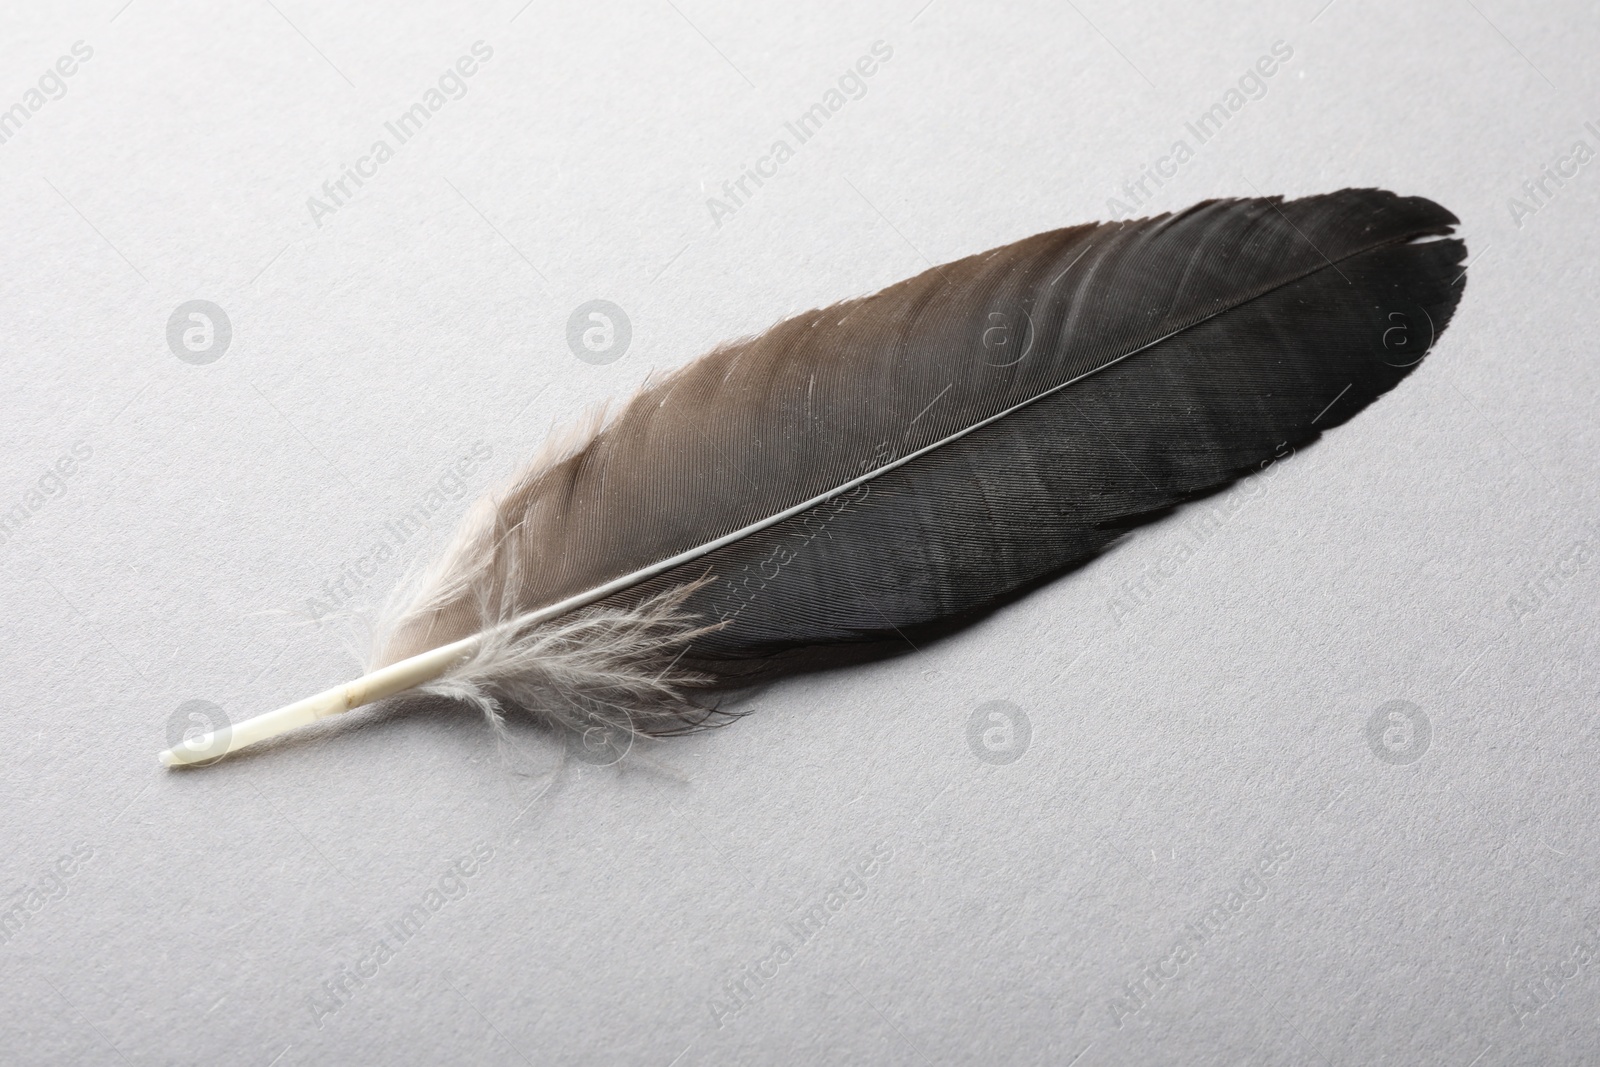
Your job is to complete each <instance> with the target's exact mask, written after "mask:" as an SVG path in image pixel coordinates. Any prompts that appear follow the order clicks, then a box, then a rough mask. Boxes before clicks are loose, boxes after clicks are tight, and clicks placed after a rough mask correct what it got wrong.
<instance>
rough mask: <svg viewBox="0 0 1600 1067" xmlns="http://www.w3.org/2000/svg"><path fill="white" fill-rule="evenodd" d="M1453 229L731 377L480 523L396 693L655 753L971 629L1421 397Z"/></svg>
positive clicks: (1021, 301) (783, 336) (445, 572)
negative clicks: (739, 708) (756, 691)
mask: <svg viewBox="0 0 1600 1067" xmlns="http://www.w3.org/2000/svg"><path fill="white" fill-rule="evenodd" d="M1457 221H1458V220H1457V219H1456V218H1455V216H1454V215H1452V214H1451V213H1450V212H1448V211H1446V210H1445V209H1444V208H1442V207H1440V206H1439V205H1437V204H1435V203H1433V202H1431V201H1429V200H1425V199H1422V198H1417V197H1400V196H1397V195H1395V194H1393V193H1389V192H1385V191H1381V190H1374V189H1346V190H1343V191H1341V192H1336V193H1330V194H1326V195H1321V196H1312V197H1307V198H1303V199H1299V200H1291V201H1284V200H1282V199H1281V198H1279V197H1268V198H1256V199H1248V200H1214V201H1207V202H1205V203H1201V204H1197V205H1195V206H1194V207H1191V208H1189V209H1187V210H1185V211H1182V212H1179V213H1177V214H1172V215H1162V216H1158V217H1156V218H1150V219H1141V220H1136V221H1128V222H1120V223H1099V224H1091V225H1084V226H1077V227H1073V228H1069V229H1063V230H1056V231H1052V232H1049V233H1042V234H1039V235H1037V236H1034V237H1030V238H1027V239H1025V240H1022V241H1018V242H1016V243H1014V244H1010V245H1006V246H1004V247H1001V248H996V249H993V250H992V251H988V252H984V253H981V254H979V255H974V256H969V257H967V258H965V259H962V260H958V261H956V262H954V263H948V264H945V265H943V266H940V267H936V268H934V269H932V270H929V271H927V272H925V273H923V274H919V275H917V276H916V277H914V278H910V279H908V280H906V281H903V282H900V283H898V284H896V285H892V286H890V287H889V288H887V289H884V290H883V291H881V292H879V293H876V294H873V295H871V296H867V297H862V298H859V299H855V300H848V301H845V302H843V303H840V304H836V305H833V306H831V307H827V308H822V309H819V310H815V311H810V312H806V313H804V314H801V315H797V316H795V317H793V318H790V319H788V320H786V321H784V322H781V323H779V324H778V325H776V326H774V327H773V328H771V329H770V330H768V331H767V332H765V333H763V334H761V335H760V336H758V337H754V338H748V339H744V340H740V341H735V342H733V343H730V344H726V345H723V346H722V347H720V348H718V349H716V350H715V351H713V352H711V353H710V354H708V355H706V356H704V357H702V358H701V359H699V360H697V361H696V362H694V363H691V364H689V365H688V366H686V367H684V368H682V369H681V370H679V371H677V372H675V373H673V374H670V375H668V376H666V377H664V378H661V379H659V380H657V381H654V382H652V383H647V384H646V386H645V387H644V388H642V389H641V390H640V391H639V392H638V393H637V394H636V395H635V396H633V397H632V398H631V399H630V400H629V401H628V402H627V403H626V404H625V405H624V406H623V407H622V408H621V410H620V411H618V412H617V413H616V414H615V416H614V417H612V418H609V419H607V418H604V417H602V416H596V417H595V418H592V419H591V420H589V422H588V423H587V424H586V425H584V426H582V427H580V429H579V430H578V431H577V432H575V433H572V434H570V435H567V436H564V437H561V438H558V439H554V440H552V441H551V442H550V443H549V444H548V445H547V446H546V448H545V449H544V450H543V452H542V453H541V455H540V456H538V457H536V458H535V460H534V461H533V462H531V463H530V464H529V465H528V466H527V467H526V468H525V469H524V470H523V471H522V472H521V473H520V474H519V475H518V476H517V477H516V478H515V480H514V482H513V484H511V485H510V486H509V487H508V488H507V489H506V490H505V491H504V492H502V493H500V494H497V495H496V496H494V497H491V498H489V499H485V500H483V501H480V502H479V503H478V504H477V505H476V507H475V508H474V509H473V511H472V513H471V514H470V515H469V517H468V518H467V520H466V521H465V522H464V523H463V525H462V527H461V529H460V530H459V531H458V533H457V534H456V536H455V538H454V540H453V542H452V543H451V545H450V547H449V549H448V551H447V552H446V553H445V554H444V555H443V557H442V558H441V560H440V561H439V563H438V564H437V565H436V566H435V567H434V568H433V569H432V570H431V571H430V572H428V573H427V574H426V575H425V577H424V579H423V580H422V581H421V583H420V584H419V585H418V586H417V587H416V588H415V589H413V590H411V591H409V592H408V593H407V594H406V595H405V596H404V597H403V598H401V599H399V600H398V601H397V606H396V607H395V608H394V609H393V610H391V611H389V612H387V613H386V614H385V616H384V618H383V619H382V620H381V624H380V627H379V636H378V640H377V642H376V647H375V649H374V652H373V656H372V667H373V668H375V669H377V670H378V671H379V675H381V676H382V677H385V678H392V679H397V680H396V681H392V682H390V683H386V684H388V685H390V686H397V685H399V684H400V683H401V682H402V681H403V682H407V683H408V684H411V685H416V684H417V683H418V682H419V681H420V683H421V684H420V686H418V687H419V688H421V689H422V690H423V691H425V692H430V693H434V694H437V695H440V696H445V697H449V698H451V699H456V700H462V701H465V702H467V703H469V704H471V705H474V706H476V707H478V708H480V709H482V710H483V711H484V712H485V713H486V714H488V715H489V717H490V718H491V719H493V720H495V721H498V716H499V715H500V713H501V710H502V709H504V708H516V709H519V710H522V711H524V712H527V713H529V714H531V715H533V716H535V717H536V718H538V719H540V720H541V721H543V722H546V723H548V724H551V725H555V726H558V727H562V728H569V729H580V730H582V729H589V728H593V727H596V726H598V727H602V728H604V729H607V730H620V731H624V732H627V733H630V734H640V735H659V734H665V733H672V732H675V731H681V730H686V729H693V728H695V727H697V726H701V725H705V724H706V723H708V722H711V721H714V720H715V717H716V716H715V713H714V712H713V711H711V710H709V708H710V703H709V701H708V700H707V699H706V692H707V691H709V690H717V689H723V688H727V687H731V686H737V685H741V684H745V683H748V682H750V681H753V680H757V679H764V678H768V677H772V676H774V675H778V674H782V673H785V672H788V671H793V670H798V669H805V668H809V667H814V666H818V665H825V664H830V663H836V662H844V661H848V660H851V659H856V658H860V657H863V656H872V655H879V654H884V653H885V652H888V651H891V650H893V649H894V648H896V647H898V648H905V647H907V644H908V642H913V641H915V640H916V639H917V637H918V635H919V634H928V633H932V632H938V631H941V630H944V629H947V628H949V627H952V626H956V625H961V624H963V623H964V622H965V621H968V620H970V619H972V618H974V617H976V616H977V615H979V614H981V613H982V612H983V611H985V610H986V609H989V608H992V607H993V606H994V605H995V604H997V603H998V602H1000V601H1001V600H1002V599H1004V598H1006V597H1008V596H1014V595H1018V594H1019V593H1020V592H1022V591H1025V590H1026V589H1027V588H1029V587H1031V586H1032V585H1034V584H1036V583H1038V582H1039V581H1041V580H1045V579H1047V578H1049V577H1050V576H1052V575H1055V574H1059V573H1061V572H1062V571H1064V570H1067V569H1069V568H1071V567H1074V566H1077V565H1079V564H1081V563H1083V562H1084V561H1086V560H1087V559H1089V558H1091V557H1092V556H1094V555H1095V554H1097V553H1099V552H1100V551H1102V550H1103V549H1105V548H1106V547H1107V546H1108V545H1109V544H1111V543H1112V542H1113V541H1115V540H1117V539H1118V538H1119V537H1121V536H1123V535H1124V534H1125V533H1126V532H1127V531H1129V530H1130V529H1132V528H1133V527H1135V526H1137V525H1139V524H1141V523H1143V522H1146V521H1148V520H1150V519H1151V518H1153V517H1155V516H1158V515H1160V514H1162V513H1164V512H1165V511H1167V510H1169V509H1171V508H1172V507H1174V506H1176V505H1179V504H1181V503H1182V502H1183V501H1185V500H1189V499H1192V498H1195V497H1198V496H1202V495H1205V494H1208V493H1212V492H1215V491H1217V490H1219V489H1221V488H1223V487H1225V486H1226V485H1228V484H1230V483H1231V482H1233V481H1235V480H1236V479H1238V478H1240V477H1243V476H1245V475H1247V474H1248V473H1250V472H1251V471H1252V470H1255V469H1257V468H1259V467H1261V466H1263V465H1265V464H1266V463H1269V462H1270V461H1271V460H1272V459H1274V458H1275V457H1277V456H1281V455H1282V454H1283V452H1282V450H1283V449H1284V448H1286V447H1287V448H1300V447H1303V446H1304V445H1306V444H1307V443H1309V442H1310V441H1312V440H1314V439H1315V438H1316V437H1318V436H1320V434H1321V433H1322V432H1323V431H1325V430H1327V429H1329V428H1331V427H1334V426H1337V425H1339V424H1341V423H1343V422H1345V421H1347V420H1348V419H1349V418H1351V417H1352V416H1353V415H1354V414H1355V413H1356V412H1357V411H1359V410H1361V409H1362V408H1363V407H1365V406H1366V405H1367V404H1369V403H1371V402H1372V401H1373V400H1374V399H1376V398H1377V397H1378V396H1380V395H1382V394H1383V393H1385V392H1387V391H1388V390H1389V389H1390V388H1392V387H1393V386H1394V385H1395V384H1396V383H1398V382H1399V381H1400V379H1402V378H1404V377H1405V376H1406V375H1407V374H1409V373H1410V372H1411V370H1412V369H1413V368H1414V367H1415V366H1416V365H1417V363H1418V362H1420V360H1421V359H1422V357H1423V356H1424V355H1425V354H1426V353H1427V351H1428V350H1429V349H1430V348H1431V346H1432V344H1433V341H1434V340H1435V339H1436V338H1437V336H1438V334H1439V333H1440V332H1441V331H1442V330H1443V329H1444V328H1445V326H1446V324H1447V323H1448V322H1449V320H1450V317H1451V314H1452V313H1453V311H1454V309H1455V306H1456V303H1457V301H1458V300H1459V299H1460V295H1461V292H1462V287H1463V284H1464V276H1465V271H1464V268H1463V267H1462V261H1463V259H1464V258H1465V254H1466V253H1465V246H1464V245H1463V243H1462V242H1461V241H1460V240H1458V239H1454V238H1451V237H1449V235H1450V234H1451V233H1452V232H1453V228H1454V226H1455V225H1456V224H1457ZM452 650H453V651H452ZM417 657H422V658H421V659H420V660H419V659H418V658H417ZM430 657H431V658H430ZM424 662H426V663H427V664H428V665H429V666H428V668H427V671H422V670H421V668H414V667H408V666H407V665H411V664H418V663H424ZM385 671H387V672H388V673H387V674H385V673H384V672H385ZM408 671H409V672H410V673H409V674H408V673H407V672H408ZM430 671H431V672H432V676H431V677H426V678H422V677H416V678H415V679H414V680H413V676H416V675H418V674H419V672H420V673H428V672H430ZM373 677H378V675H375V676H373ZM353 684H354V683H353ZM347 688H348V687H347ZM383 691H385V687H384V686H378V687H376V688H374V689H372V692H375V693H377V694H378V695H383ZM387 691H389V692H392V691H394V690H393V688H388V689H387ZM333 692H336V691H330V693H333ZM365 693H366V691H363V694H365ZM313 699H316V698H313ZM361 699H362V700H364V699H366V696H365V695H361ZM350 700H351V697H350V696H349V694H348V693H346V695H345V697H344V698H343V702H344V704H345V705H346V706H351V705H350ZM357 702H361V701H360V700H358V701H357ZM302 703H305V702H302ZM334 710H344V707H338V708H335V709H334ZM247 733H248V731H247ZM254 739H255V738H254V737H253V736H251V737H248V738H247V739H246V740H245V741H244V743H250V741H252V740H254ZM232 747H239V745H237V744H236V745H233V746H232ZM179 762H182V761H181V760H180V761H179Z"/></svg>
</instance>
